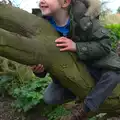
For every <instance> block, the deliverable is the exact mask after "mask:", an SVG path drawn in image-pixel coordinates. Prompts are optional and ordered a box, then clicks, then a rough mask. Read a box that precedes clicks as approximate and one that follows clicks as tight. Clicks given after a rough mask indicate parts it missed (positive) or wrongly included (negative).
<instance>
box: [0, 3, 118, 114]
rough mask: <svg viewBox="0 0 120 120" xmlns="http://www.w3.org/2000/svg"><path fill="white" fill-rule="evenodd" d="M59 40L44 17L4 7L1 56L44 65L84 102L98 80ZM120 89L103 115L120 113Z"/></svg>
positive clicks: (0, 8) (104, 107)
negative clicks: (58, 43) (60, 47)
mask: <svg viewBox="0 0 120 120" xmlns="http://www.w3.org/2000/svg"><path fill="white" fill-rule="evenodd" d="M58 37H59V35H58V33H57V32H56V31H55V30H54V29H53V28H52V27H51V25H50V24H49V23H48V22H47V21H45V20H43V19H42V18H39V17H37V16H35V15H32V14H29V13H28V12H26V11H23V10H20V9H19V8H14V7H11V6H8V5H2V4H0V55H1V56H3V57H6V58H8V59H11V60H14V61H17V62H19V63H22V64H25V65H34V64H39V63H41V64H43V65H44V67H45V69H47V71H48V72H49V73H50V74H51V75H52V76H54V77H56V78H57V79H58V80H59V81H60V82H61V84H62V85H63V86H65V87H67V88H69V89H70V90H71V91H72V92H73V93H74V94H75V95H77V96H79V98H80V99H81V101H82V100H83V99H84V98H85V96H87V94H88V93H89V92H90V90H91V89H92V88H93V87H94V80H93V78H92V77H91V76H90V75H89V73H88V72H87V69H86V66H85V65H84V64H83V63H82V62H80V61H78V60H77V57H76V54H75V53H70V52H60V51H59V48H57V47H56V46H55V42H54V41H55V39H57V38H58ZM119 89H120V86H118V87H116V90H115V91H114V96H112V97H111V98H109V99H107V100H106V102H105V103H104V104H103V105H101V110H102V111H103V112H109V111H110V113H111V112H112V113H117V110H118V109H119V108H120V102H119V95H120V92H119V91H120V90H119ZM116 91H117V92H116ZM111 108H112V109H113V110H112V109H111ZM119 113H120V112H119V111H118V113H117V114H119Z"/></svg>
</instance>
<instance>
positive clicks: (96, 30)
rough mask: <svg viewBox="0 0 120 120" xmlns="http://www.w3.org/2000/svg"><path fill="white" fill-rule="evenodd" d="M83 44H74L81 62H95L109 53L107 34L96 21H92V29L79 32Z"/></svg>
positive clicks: (109, 46)
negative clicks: (83, 39) (83, 40)
mask: <svg viewBox="0 0 120 120" xmlns="http://www.w3.org/2000/svg"><path fill="white" fill-rule="evenodd" d="M79 34H82V37H83V38H85V39H87V40H86V41H85V42H81V41H80V42H76V49H77V50H76V51H77V54H78V57H79V58H80V59H81V60H85V61H87V60H96V59H100V58H102V57H105V56H106V55H108V54H109V53H110V51H111V41H110V37H109V32H108V31H107V30H106V29H105V28H103V27H102V26H101V25H100V24H99V22H98V20H96V19H94V20H92V28H89V29H87V30H83V31H82V32H81V31H79Z"/></svg>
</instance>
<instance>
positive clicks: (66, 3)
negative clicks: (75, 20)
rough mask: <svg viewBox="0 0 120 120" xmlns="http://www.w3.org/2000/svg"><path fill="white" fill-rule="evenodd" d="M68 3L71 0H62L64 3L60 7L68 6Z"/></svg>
mask: <svg viewBox="0 0 120 120" xmlns="http://www.w3.org/2000/svg"><path fill="white" fill-rule="evenodd" d="M70 3H71V0H64V3H63V5H62V8H66V7H68V6H69V5H70Z"/></svg>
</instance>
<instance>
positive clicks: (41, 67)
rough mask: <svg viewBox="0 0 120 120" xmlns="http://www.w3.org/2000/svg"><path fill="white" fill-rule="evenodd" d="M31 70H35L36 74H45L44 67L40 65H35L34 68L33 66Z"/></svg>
mask: <svg viewBox="0 0 120 120" xmlns="http://www.w3.org/2000/svg"><path fill="white" fill-rule="evenodd" d="M31 69H32V70H33V72H35V73H42V72H44V70H45V69H44V67H43V65H41V64H38V65H33V66H31Z"/></svg>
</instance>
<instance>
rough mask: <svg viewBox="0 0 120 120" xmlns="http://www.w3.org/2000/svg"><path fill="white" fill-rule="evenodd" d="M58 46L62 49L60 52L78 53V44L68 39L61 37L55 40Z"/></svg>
mask: <svg viewBox="0 0 120 120" xmlns="http://www.w3.org/2000/svg"><path fill="white" fill-rule="evenodd" d="M55 42H56V46H57V47H61V48H60V51H71V52H75V51H76V43H75V42H73V41H72V40H71V39H68V38H66V37H60V38H58V39H56V40H55Z"/></svg>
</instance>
